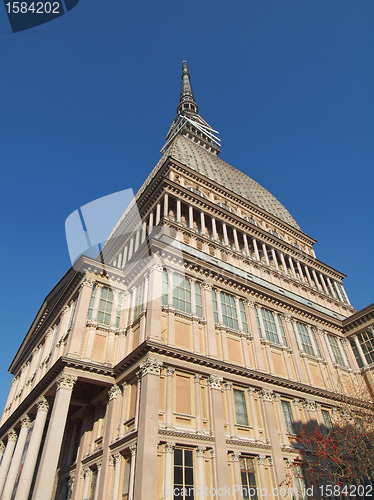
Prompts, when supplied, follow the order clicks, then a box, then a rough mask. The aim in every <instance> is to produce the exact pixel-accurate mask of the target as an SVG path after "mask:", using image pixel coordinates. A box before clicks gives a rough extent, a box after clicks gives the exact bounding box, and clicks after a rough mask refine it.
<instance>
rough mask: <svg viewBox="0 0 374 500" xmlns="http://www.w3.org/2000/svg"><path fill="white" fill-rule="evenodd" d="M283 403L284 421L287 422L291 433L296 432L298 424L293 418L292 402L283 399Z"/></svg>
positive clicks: (287, 428)
mask: <svg viewBox="0 0 374 500" xmlns="http://www.w3.org/2000/svg"><path fill="white" fill-rule="evenodd" d="M281 403H282V410H283V416H284V423H285V424H286V430H287V432H288V433H289V434H296V425H295V421H294V418H293V413H292V408H291V402H290V401H281Z"/></svg>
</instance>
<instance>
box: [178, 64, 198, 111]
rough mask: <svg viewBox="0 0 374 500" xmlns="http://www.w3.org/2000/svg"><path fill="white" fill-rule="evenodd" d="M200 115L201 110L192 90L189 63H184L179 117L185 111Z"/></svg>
mask: <svg viewBox="0 0 374 500" xmlns="http://www.w3.org/2000/svg"><path fill="white" fill-rule="evenodd" d="M185 110H188V111H189V112H191V111H192V112H193V113H198V112H199V108H198V106H197V104H196V102H195V98H194V95H193V92H192V88H191V81H190V74H189V72H188V66H187V62H186V61H183V69H182V86H181V96H180V99H179V105H178V110H177V111H178V115H180V114H184V111H185Z"/></svg>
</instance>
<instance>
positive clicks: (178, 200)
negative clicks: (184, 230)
mask: <svg viewBox="0 0 374 500" xmlns="http://www.w3.org/2000/svg"><path fill="white" fill-rule="evenodd" d="M181 219H182V206H181V200H180V198H177V222H181Z"/></svg>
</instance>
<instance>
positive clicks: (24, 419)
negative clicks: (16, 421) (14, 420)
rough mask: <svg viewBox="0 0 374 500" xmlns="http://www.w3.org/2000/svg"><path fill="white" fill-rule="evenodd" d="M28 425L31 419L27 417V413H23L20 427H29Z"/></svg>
mask: <svg viewBox="0 0 374 500" xmlns="http://www.w3.org/2000/svg"><path fill="white" fill-rule="evenodd" d="M30 425H31V420H30V419H29V416H28V415H23V417H21V428H22V427H27V428H29V427H30Z"/></svg>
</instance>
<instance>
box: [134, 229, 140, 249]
mask: <svg viewBox="0 0 374 500" xmlns="http://www.w3.org/2000/svg"><path fill="white" fill-rule="evenodd" d="M139 243H140V230H139V229H135V245H134V253H135V252H136V251H137V250H138V248H139Z"/></svg>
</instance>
